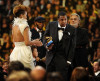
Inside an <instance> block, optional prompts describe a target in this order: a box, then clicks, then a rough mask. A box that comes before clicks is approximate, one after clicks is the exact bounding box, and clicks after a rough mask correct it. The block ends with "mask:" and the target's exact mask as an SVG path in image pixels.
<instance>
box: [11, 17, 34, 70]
mask: <svg viewBox="0 0 100 81" xmlns="http://www.w3.org/2000/svg"><path fill="white" fill-rule="evenodd" d="M14 25H18V26H19V29H20V31H21V33H22V35H23V32H24V29H25V28H26V27H27V26H28V24H27V22H26V20H25V19H20V18H15V20H14V24H13V27H14ZM29 39H30V40H31V32H30V31H29ZM14 44H15V47H14V49H13V51H12V53H11V55H10V61H20V62H21V63H23V64H24V66H25V67H28V68H30V69H34V67H35V66H34V63H33V56H32V51H31V47H30V46H26V45H25V43H24V41H23V42H14Z"/></svg>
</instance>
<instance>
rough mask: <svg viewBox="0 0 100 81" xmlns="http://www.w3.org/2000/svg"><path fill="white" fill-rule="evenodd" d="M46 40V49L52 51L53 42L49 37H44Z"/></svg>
mask: <svg viewBox="0 0 100 81" xmlns="http://www.w3.org/2000/svg"><path fill="white" fill-rule="evenodd" d="M46 40H47V45H46V47H47V49H48V50H51V49H52V47H53V45H54V44H53V41H52V37H51V36H50V37H46Z"/></svg>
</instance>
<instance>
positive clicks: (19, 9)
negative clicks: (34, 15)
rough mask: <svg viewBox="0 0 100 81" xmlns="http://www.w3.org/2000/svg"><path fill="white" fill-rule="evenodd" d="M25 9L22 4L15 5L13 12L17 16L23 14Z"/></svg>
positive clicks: (26, 8)
mask: <svg viewBox="0 0 100 81" xmlns="http://www.w3.org/2000/svg"><path fill="white" fill-rule="evenodd" d="M27 10H28V7H26V6H24V5H17V6H15V7H14V9H13V14H14V16H16V17H19V16H20V15H21V14H24V13H25V11H26V12H27Z"/></svg>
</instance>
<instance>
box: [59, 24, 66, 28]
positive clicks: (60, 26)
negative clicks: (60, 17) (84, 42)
mask: <svg viewBox="0 0 100 81" xmlns="http://www.w3.org/2000/svg"><path fill="white" fill-rule="evenodd" d="M58 27H59V28H64V29H65V28H66V26H65V27H61V26H60V24H59V23H58Z"/></svg>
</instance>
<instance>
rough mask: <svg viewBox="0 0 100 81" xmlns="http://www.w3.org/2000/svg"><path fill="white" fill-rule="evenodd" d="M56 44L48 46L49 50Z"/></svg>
mask: <svg viewBox="0 0 100 81" xmlns="http://www.w3.org/2000/svg"><path fill="white" fill-rule="evenodd" d="M53 45H54V44H51V45H50V46H49V47H46V48H47V50H51V49H52V47H53Z"/></svg>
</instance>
